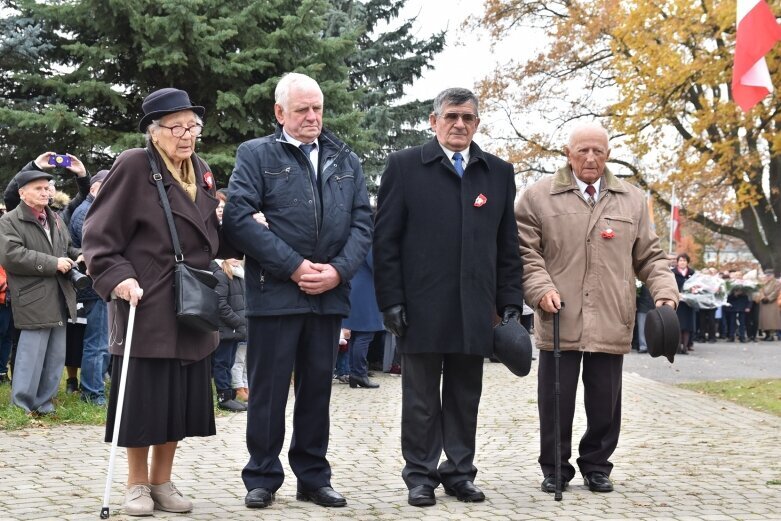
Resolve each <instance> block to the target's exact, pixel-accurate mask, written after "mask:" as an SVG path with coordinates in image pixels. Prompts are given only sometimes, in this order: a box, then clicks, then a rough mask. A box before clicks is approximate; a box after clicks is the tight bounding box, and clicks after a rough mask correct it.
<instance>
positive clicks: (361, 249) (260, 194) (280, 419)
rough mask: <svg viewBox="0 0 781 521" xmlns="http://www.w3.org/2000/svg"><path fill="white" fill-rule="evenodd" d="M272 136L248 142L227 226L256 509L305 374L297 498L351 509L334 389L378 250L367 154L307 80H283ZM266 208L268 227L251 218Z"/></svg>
mask: <svg viewBox="0 0 781 521" xmlns="http://www.w3.org/2000/svg"><path fill="white" fill-rule="evenodd" d="M275 99H276V103H275V104H274V114H275V116H276V119H277V123H279V125H278V126H277V129H276V132H275V133H274V134H273V135H270V136H266V137H262V138H257V139H252V140H250V141H247V142H245V143H242V144H241V145H240V146H239V148H238V150H237V152H236V167H235V169H234V171H233V175H232V176H231V179H230V183H229V185H228V202H227V203H226V204H225V211H224V213H223V225H224V226H225V231H226V233H227V236H228V240H230V242H231V243H232V244H234V245H235V246H236V247H237V248H238V249H239V250H241V251H242V252H244V254H245V269H246V277H245V281H246V303H247V308H246V316H247V329H248V341H247V377H248V380H249V386H250V389H251V390H252V392H251V393H250V395H249V402H248V409H247V449H248V451H249V454H250V458H249V461H248V462H247V465H246V466H245V467H244V470H243V472H242V479H243V480H244V486H245V487H246V488H247V491H248V492H247V495H246V497H245V498H244V503H245V505H246V506H247V507H248V508H265V507H268V506H269V505H271V504H272V503H273V501H274V494H275V492H276V491H277V490H278V489H279V487H280V486H282V482H283V481H284V470H283V468H282V463H281V461H280V460H279V453H280V451H281V450H282V444H283V442H284V439H285V405H286V403H287V398H288V391H289V388H290V375H291V372H293V371H295V393H296V407H295V411H294V413H293V438H292V441H291V443H290V451H289V452H288V459H289V461H290V467H291V469H292V470H293V472H294V473H295V475H296V477H297V478H298V484H297V493H296V498H297V499H299V500H301V501H312V502H314V503H316V504H318V505H321V506H327V507H343V506H345V505H346V504H347V501H346V500H345V498H344V497H343V496H342V495H341V494H339V493H338V492H336V491H335V490H334V489H333V488H332V487H331V466H330V465H329V463H328V460H327V459H326V453H327V451H328V432H329V427H330V419H329V414H328V407H329V404H330V400H331V380H332V376H333V373H332V371H333V368H334V361H335V359H336V350H337V346H338V341H339V329H340V325H341V322H342V318H343V317H345V316H347V314H348V313H349V311H350V300H349V296H350V286H349V282H348V281H349V280H350V279H351V278H352V277H353V275H354V274H355V272H356V271H357V270H358V267H359V266H360V265H361V263H362V262H363V259H364V257H365V256H366V253H367V251H368V250H369V246H370V245H371V233H372V220H371V208H370V206H369V195H368V192H367V191H366V180H365V179H364V176H363V170H362V169H361V165H360V162H359V160H358V156H356V155H355V153H353V152H352V150H350V148H349V147H348V146H347V144H345V143H344V142H342V141H341V140H339V139H338V138H337V137H336V136H335V135H334V134H333V133H331V132H329V131H328V130H326V129H324V128H323V92H322V91H321V90H320V86H319V85H318V84H317V82H316V81H315V80H314V79H312V78H310V77H309V76H306V75H304V74H298V73H290V74H286V75H284V76H283V77H282V79H281V80H280V81H279V83H278V84H277V87H276V91H275ZM257 211H261V212H263V213H264V214H265V220H266V221H267V226H263V225H261V224H259V222H258V221H256V220H255V219H254V218H253V217H252V216H253V215H254V214H255V212H257Z"/></svg>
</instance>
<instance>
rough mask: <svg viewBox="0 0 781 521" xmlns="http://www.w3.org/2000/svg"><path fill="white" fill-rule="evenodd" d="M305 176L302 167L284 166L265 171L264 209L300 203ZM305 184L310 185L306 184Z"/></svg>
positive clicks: (263, 174) (265, 169)
mask: <svg viewBox="0 0 781 521" xmlns="http://www.w3.org/2000/svg"><path fill="white" fill-rule="evenodd" d="M305 175H306V176H307V179H308V174H305V173H304V172H302V171H301V169H300V167H298V166H294V165H282V166H276V167H270V168H264V169H263V173H262V176H263V186H264V189H263V207H264V208H267V209H273V208H285V207H288V206H295V205H297V204H298V203H299V197H300V194H301V193H304V192H302V191H301V188H300V184H301V183H300V182H298V180H300V179H302V178H303V177H304V176H305ZM305 184H308V182H307V183H305Z"/></svg>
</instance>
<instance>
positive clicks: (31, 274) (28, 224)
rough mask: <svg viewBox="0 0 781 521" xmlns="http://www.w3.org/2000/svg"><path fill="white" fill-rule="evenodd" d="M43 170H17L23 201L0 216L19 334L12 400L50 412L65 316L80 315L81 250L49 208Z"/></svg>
mask: <svg viewBox="0 0 781 521" xmlns="http://www.w3.org/2000/svg"><path fill="white" fill-rule="evenodd" d="M51 177H52V176H51V175H49V174H47V173H46V172H41V171H39V170H26V171H24V172H21V173H19V174H17V176H16V179H17V184H18V186H19V196H20V199H21V202H20V203H19V205H18V206H17V207H16V208H15V209H14V210H12V211H10V212H8V213H7V214H5V215H4V216H3V217H2V219H0V265H2V266H3V267H4V268H5V270H6V273H7V277H8V288H9V289H10V291H11V309H12V312H13V319H14V324H15V326H16V327H17V328H18V329H19V330H21V334H20V336H19V343H18V349H17V354H16V361H15V366H14V378H13V382H12V388H11V389H12V391H11V401H12V402H13V403H14V405H16V406H18V407H21V408H22V409H24V410H25V411H26V412H28V413H29V412H34V413H38V414H51V413H53V412H54V410H55V407H54V403H53V401H52V399H53V398H54V396H55V395H56V394H57V389H58V386H59V383H60V379H61V378H62V371H63V368H64V367H65V321H66V320H67V319H68V317H70V318H75V317H76V291H75V289H74V287H73V284H71V281H70V280H69V279H68V276H67V273H68V272H69V271H70V270H71V269H72V268H73V266H74V264H75V263H74V260H76V262H78V261H80V260H81V251H80V250H78V249H77V248H74V247H73V245H72V244H71V240H70V235H69V234H68V228H67V226H65V223H64V222H63V221H62V219H61V218H60V217H59V216H58V215H57V214H56V213H55V212H53V211H52V210H51V208H49V206H48V202H49V180H50V179H51Z"/></svg>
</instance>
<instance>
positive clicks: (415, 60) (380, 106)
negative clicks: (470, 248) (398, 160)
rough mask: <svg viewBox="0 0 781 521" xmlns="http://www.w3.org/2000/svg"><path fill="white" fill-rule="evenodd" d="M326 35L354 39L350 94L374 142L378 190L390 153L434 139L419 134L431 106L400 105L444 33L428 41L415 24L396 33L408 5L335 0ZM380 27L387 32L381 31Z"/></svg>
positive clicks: (369, 159) (400, 0) (370, 167)
mask: <svg viewBox="0 0 781 521" xmlns="http://www.w3.org/2000/svg"><path fill="white" fill-rule="evenodd" d="M331 4H332V10H331V12H330V16H329V23H328V29H327V31H326V34H329V35H333V36H337V35H346V34H351V33H356V39H357V49H356V51H355V52H354V53H352V54H351V55H350V56H349V57H348V61H347V64H348V66H349V69H350V88H351V89H352V90H355V91H357V92H359V93H360V97H359V98H358V102H357V108H358V109H359V110H360V111H361V112H362V113H363V120H362V126H363V128H364V129H366V131H367V135H366V137H367V138H368V139H369V140H370V141H369V143H367V144H366V147H365V150H366V151H365V153H364V155H363V159H364V165H363V167H364V171H365V173H366V175H367V178H368V180H369V186H370V189H374V188H376V184H377V182H378V180H379V175H380V173H381V171H382V168H383V166H384V163H385V158H386V157H387V155H388V154H389V153H390V152H393V151H395V150H401V149H403V148H406V147H409V146H414V145H420V144H422V143H423V142H424V141H426V140H427V139H429V136H430V133H429V132H428V131H426V130H420V128H419V126H420V124H421V123H425V122H426V118H427V116H428V114H429V113H430V112H431V100H422V101H418V100H416V101H410V102H407V103H399V100H400V99H401V98H402V97H403V96H404V89H405V87H407V86H409V85H411V84H412V82H413V81H414V80H415V79H417V78H420V76H421V74H422V73H423V71H424V70H425V69H426V68H430V67H431V62H432V60H433V58H434V56H435V55H436V54H438V53H439V52H441V51H442V49H443V47H444V44H445V34H444V32H441V33H438V34H435V35H432V36H431V37H429V38H427V39H425V40H419V39H416V38H415V37H414V36H413V35H412V29H413V23H414V19H412V20H403V21H401V23H400V25H398V26H397V27H393V24H394V22H395V21H396V19H397V18H398V15H399V12H400V10H401V9H402V8H403V7H404V4H406V0H368V1H366V2H359V1H355V0H331ZM380 26H383V27H384V28H386V30H384V31H383V32H379V31H380V29H379V28H380Z"/></svg>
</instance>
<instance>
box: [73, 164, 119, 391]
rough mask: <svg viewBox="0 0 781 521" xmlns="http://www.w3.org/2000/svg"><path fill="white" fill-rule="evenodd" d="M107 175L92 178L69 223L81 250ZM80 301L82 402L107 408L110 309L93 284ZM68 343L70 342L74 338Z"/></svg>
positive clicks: (74, 241) (83, 291)
mask: <svg viewBox="0 0 781 521" xmlns="http://www.w3.org/2000/svg"><path fill="white" fill-rule="evenodd" d="M107 175H108V170H101V171H99V172H98V173H97V174H95V175H94V176H92V179H91V180H90V192H89V195H87V198H86V199H85V200H84V202H83V203H81V204H80V205H79V207H78V208H76V210H75V211H74V212H73V215H72V218H71V221H70V224H68V230H69V231H70V234H71V241H72V242H73V245H74V246H76V247H77V248H81V236H82V232H83V229H84V219H85V218H86V217H87V212H88V211H89V209H90V208H91V207H92V202H93V201H94V200H95V197H96V196H97V195H98V192H99V191H100V187H101V186H102V184H103V180H104V179H105V178H106V176H107ZM76 300H77V301H78V302H79V303H81V304H82V305H83V307H82V310H83V313H84V318H85V319H86V321H87V323H86V324H85V325H84V326H83V329H82V335H76V336H78V337H81V342H82V343H81V345H80V346H79V351H81V353H82V355H81V360H80V361H79V362H80V363H79V367H81V399H82V400H84V401H85V402H90V403H94V404H96V405H100V406H104V405H106V397H105V384H104V383H103V375H104V374H105V373H106V371H107V370H108V367H109V360H110V356H109V353H108V306H107V305H106V303H105V302H103V299H101V298H100V296H99V295H98V294H97V293H95V290H94V289H92V285H91V284H90V285H89V286H88V287H86V288H84V289H82V290H79V291H78V293H77V294H76ZM73 326H74V327H80V326H77V325H76V324H73ZM69 334H70V330H69ZM68 340H69V341H70V338H69V339H68ZM66 362H67V361H66ZM66 367H67V365H66ZM71 378H74V379H75V374H74V376H70V375H69V378H68V382H71V381H72V380H71ZM66 385H67V383H66ZM77 387H78V384H77ZM66 389H67V387H66Z"/></svg>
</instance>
